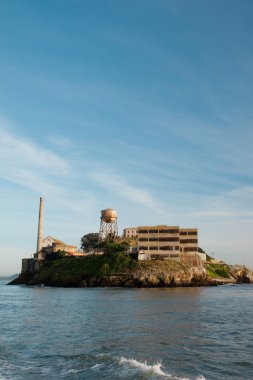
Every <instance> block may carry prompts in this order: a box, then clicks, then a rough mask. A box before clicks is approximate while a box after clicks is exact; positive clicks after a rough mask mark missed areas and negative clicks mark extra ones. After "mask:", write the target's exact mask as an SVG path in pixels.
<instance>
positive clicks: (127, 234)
mask: <svg viewBox="0 0 253 380" xmlns="http://www.w3.org/2000/svg"><path fill="white" fill-rule="evenodd" d="M123 237H124V238H136V237H137V228H136V227H131V228H124V230H123Z"/></svg>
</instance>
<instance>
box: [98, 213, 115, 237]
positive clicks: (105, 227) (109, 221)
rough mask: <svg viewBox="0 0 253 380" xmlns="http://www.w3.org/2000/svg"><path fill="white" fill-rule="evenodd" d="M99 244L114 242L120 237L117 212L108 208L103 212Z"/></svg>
mask: <svg viewBox="0 0 253 380" xmlns="http://www.w3.org/2000/svg"><path fill="white" fill-rule="evenodd" d="M100 219H101V222H100V231H99V242H101V241H104V240H114V239H115V238H116V237H117V236H118V222H117V220H118V216H117V212H116V211H115V210H112V209H111V208H107V209H106V210H102V211H101V217H100Z"/></svg>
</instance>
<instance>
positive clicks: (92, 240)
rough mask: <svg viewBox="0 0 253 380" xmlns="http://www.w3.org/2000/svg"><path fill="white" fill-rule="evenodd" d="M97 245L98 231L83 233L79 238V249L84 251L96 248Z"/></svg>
mask: <svg viewBox="0 0 253 380" xmlns="http://www.w3.org/2000/svg"><path fill="white" fill-rule="evenodd" d="M97 247H98V233H94V232H92V233H89V234H86V235H83V237H82V238H81V249H82V250H83V251H86V250H88V249H92V248H97Z"/></svg>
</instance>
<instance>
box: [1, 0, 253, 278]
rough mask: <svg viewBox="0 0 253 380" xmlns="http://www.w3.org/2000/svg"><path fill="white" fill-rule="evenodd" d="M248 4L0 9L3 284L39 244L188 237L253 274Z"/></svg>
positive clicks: (53, 4) (134, 0)
mask: <svg viewBox="0 0 253 380" xmlns="http://www.w3.org/2000/svg"><path fill="white" fill-rule="evenodd" d="M252 16H253V3H252V1H247V0H244V1H239V0H238V1H233V0H219V1H216V0H213V1H205V0H171V1H165V0H128V1H125V0H124V1H123V0H111V1H110V0H107V1H102V0H86V1H85V0H72V1H65V0H50V1H49V0H44V1H38V0H23V1H22V2H21V1H19V0H12V1H11V2H7V1H6V2H1V5H0V67H1V70H0V237H1V241H0V243H1V244H0V275H1V274H10V273H14V272H18V271H19V270H20V265H21V258H22V257H30V256H31V254H32V253H33V252H34V251H35V249H36V233H37V218H38V207H39V197H40V196H43V198H44V199H45V231H44V233H45V235H51V236H54V237H57V238H59V239H61V240H63V241H66V242H67V243H70V244H76V245H78V246H79V244H80V238H81V236H82V235H83V234H85V233H88V232H96V231H98V229H99V222H100V220H99V217H100V210H102V209H104V208H108V207H111V208H115V209H116V210H117V211H118V214H119V227H120V231H122V229H123V228H124V227H129V226H137V225H145V224H146V225H150V224H168V225H180V226H182V227H198V228H199V244H200V246H201V247H202V248H204V249H205V250H206V251H207V252H208V253H214V256H215V257H216V258H220V259H223V260H226V261H227V262H229V263H242V264H247V265H249V266H251V267H252V268H253V251H252V230H253V201H252V199H253V182H252V174H253V150H252V141H253V129H252V120H253V117H252V116H253V107H252V103H253V96H252V85H253V69H252V67H253V65H252V64H253V48H252V46H253V43H252V39H253V25H252Z"/></svg>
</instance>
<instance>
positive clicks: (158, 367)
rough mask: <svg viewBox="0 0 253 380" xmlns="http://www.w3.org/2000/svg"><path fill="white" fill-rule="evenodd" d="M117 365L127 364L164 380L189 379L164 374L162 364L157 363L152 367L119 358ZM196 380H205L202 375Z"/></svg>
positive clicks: (133, 360) (144, 363)
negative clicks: (164, 379)
mask: <svg viewBox="0 0 253 380" xmlns="http://www.w3.org/2000/svg"><path fill="white" fill-rule="evenodd" d="M119 364H120V365H125V364H128V365H129V366H130V367H134V368H137V369H139V370H140V371H142V372H145V373H148V374H150V375H157V376H159V377H164V378H166V379H171V380H190V379H189V378H186V377H177V376H175V375H172V374H170V373H168V372H165V371H164V370H163V369H162V363H161V362H157V363H155V364H153V365H150V364H147V362H146V361H145V362H139V361H138V360H136V359H126V358H124V357H121V358H120V359H119ZM196 380H206V379H205V378H204V376H203V375H200V376H198V377H197V378H196Z"/></svg>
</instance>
